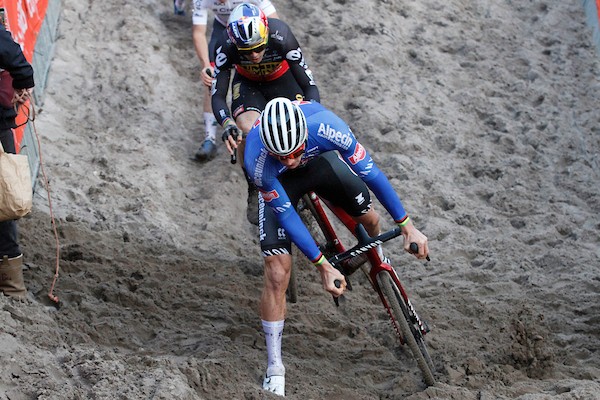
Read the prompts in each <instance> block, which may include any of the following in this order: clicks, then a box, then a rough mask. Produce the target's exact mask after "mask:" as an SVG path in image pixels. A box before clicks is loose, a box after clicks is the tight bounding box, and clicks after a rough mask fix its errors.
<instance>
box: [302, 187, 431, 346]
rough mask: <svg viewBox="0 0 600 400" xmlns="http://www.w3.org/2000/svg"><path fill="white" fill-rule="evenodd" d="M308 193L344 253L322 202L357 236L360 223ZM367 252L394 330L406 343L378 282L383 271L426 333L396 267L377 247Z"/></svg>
mask: <svg viewBox="0 0 600 400" xmlns="http://www.w3.org/2000/svg"><path fill="white" fill-rule="evenodd" d="M308 195H309V198H310V200H311V202H312V204H313V206H314V209H315V211H316V213H317V215H318V216H319V218H320V219H321V221H322V222H323V226H322V230H323V233H324V234H325V235H326V236H327V237H326V239H327V240H328V241H330V242H331V243H333V245H334V247H335V250H336V252H337V253H343V252H344V251H346V249H345V248H344V246H343V245H342V243H341V241H340V239H339V237H338V235H337V234H336V232H335V230H334V228H333V226H332V225H331V222H330V221H329V218H328V216H327V214H326V212H325V209H324V208H323V206H322V204H321V203H324V204H325V205H326V206H327V208H328V209H329V210H331V212H332V213H333V214H334V215H335V216H336V218H338V219H339V220H340V222H342V223H343V224H344V225H345V226H346V228H347V229H348V230H349V231H350V232H352V234H353V235H354V236H355V237H356V228H357V225H358V223H357V222H356V221H354V219H352V217H351V216H350V215H348V214H347V213H346V212H345V211H344V210H343V209H342V208H340V207H338V206H336V205H334V204H331V202H329V201H327V200H325V199H320V198H319V197H318V196H317V194H316V193H314V192H309V193H308ZM366 254H367V257H368V259H369V263H370V264H371V269H370V271H369V280H370V282H371V284H372V285H373V289H375V291H376V292H377V294H378V295H379V298H380V299H381V302H382V303H383V305H384V306H385V308H386V310H387V313H388V315H389V316H390V319H391V320H392V323H393V325H394V330H395V331H396V333H397V335H398V337H399V338H400V341H401V342H402V343H403V344H404V338H403V337H402V333H401V332H400V329H399V328H398V325H397V322H396V320H395V319H394V316H393V314H392V312H391V310H390V305H389V304H388V302H387V301H386V299H385V296H384V295H383V293H382V291H381V288H380V287H379V283H378V282H377V275H378V274H379V273H380V272H381V271H386V272H387V273H388V274H389V275H390V277H391V278H392V280H393V281H394V282H395V283H396V285H397V286H398V289H399V290H400V293H401V296H402V298H403V299H404V301H405V303H406V305H407V306H408V311H409V313H410V318H411V320H412V321H413V322H414V323H416V324H417V326H418V327H419V330H420V331H421V333H422V334H423V335H425V334H426V333H427V332H428V331H429V330H428V329H427V328H426V326H425V324H424V323H423V322H422V321H421V319H420V318H419V316H418V314H417V312H416V311H415V309H414V307H413V305H412V303H411V302H410V299H409V298H408V294H407V293H406V291H405V289H404V287H403V286H402V283H401V282H400V279H399V278H398V275H397V274H396V271H395V270H394V268H392V266H391V265H389V264H388V263H386V262H384V261H383V260H381V257H379V254H378V253H377V250H376V249H375V248H372V249H370V250H368V251H367V252H366Z"/></svg>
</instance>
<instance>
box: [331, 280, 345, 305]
mask: <svg viewBox="0 0 600 400" xmlns="http://www.w3.org/2000/svg"><path fill="white" fill-rule="evenodd" d="M333 284H334V285H335V287H336V288H338V289H339V288H341V287H342V281H340V280H339V279H336V280H334V281H333ZM332 297H333V302H334V303H335V306H336V307H339V306H340V302H341V303H342V304H344V303H345V302H346V298H345V297H344V295H343V294H340V295H339V296H338V297H335V296H333V295H332Z"/></svg>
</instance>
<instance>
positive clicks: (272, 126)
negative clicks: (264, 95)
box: [260, 97, 308, 156]
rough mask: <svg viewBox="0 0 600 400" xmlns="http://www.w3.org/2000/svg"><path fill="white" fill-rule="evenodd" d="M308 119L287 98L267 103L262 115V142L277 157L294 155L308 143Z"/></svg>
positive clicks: (279, 98)
mask: <svg viewBox="0 0 600 400" xmlns="http://www.w3.org/2000/svg"><path fill="white" fill-rule="evenodd" d="M307 136H308V131H307V128H306V118H305V117H304V113H303V112H302V110H300V107H298V105H297V104H294V103H292V101H291V100H289V99H287V98H285V97H277V98H275V99H273V100H271V101H269V102H268V103H267V105H266V106H265V109H264V111H263V112H262V114H261V115H260V140H261V141H262V142H263V144H264V145H265V147H266V148H267V150H268V151H269V152H271V153H273V154H275V155H277V156H287V155H288V154H292V153H293V152H294V151H295V150H296V149H298V148H299V147H300V146H302V144H303V143H304V142H305V141H306V138H307Z"/></svg>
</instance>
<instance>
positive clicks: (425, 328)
mask: <svg viewBox="0 0 600 400" xmlns="http://www.w3.org/2000/svg"><path fill="white" fill-rule="evenodd" d="M369 253H373V254H369V260H370V261H371V262H372V264H371V265H377V266H378V268H371V272H370V278H371V283H372V284H373V287H374V289H375V290H376V291H377V293H378V294H379V298H380V299H381V301H382V303H383V304H384V305H385V309H386V311H387V313H388V315H389V317H390V319H391V321H392V325H393V326H394V330H395V331H396V334H397V335H398V338H399V339H400V342H401V343H402V344H405V343H406V340H405V339H404V337H403V336H402V332H400V329H399V328H398V324H397V322H396V320H395V319H394V316H393V314H392V311H391V310H390V305H389V304H388V302H387V300H386V298H385V296H384V295H383V293H382V291H381V288H380V287H379V282H378V281H377V275H378V274H379V273H380V272H382V271H386V272H387V273H388V274H389V275H390V277H391V278H392V281H393V282H394V284H395V286H396V287H397V288H398V290H399V292H400V293H399V295H400V297H401V300H402V301H403V302H404V304H405V305H406V308H404V307H403V310H402V311H403V312H404V313H407V314H408V315H406V318H407V319H408V320H410V321H411V322H412V324H413V325H416V327H418V330H419V331H420V332H421V334H422V335H426V334H427V333H428V332H429V331H430V330H431V329H430V328H429V325H427V323H426V322H424V321H422V320H421V318H420V317H419V314H417V311H416V310H415V308H414V307H413V305H412V302H411V301H410V299H409V298H408V295H407V294H406V291H405V290H404V287H403V286H402V284H401V283H400V279H399V278H398V275H397V274H396V271H395V270H394V268H393V267H392V266H391V265H389V264H387V263H385V262H383V261H381V259H380V258H379V255H378V254H377V253H376V252H375V251H373V250H372V251H370V252H369ZM377 260H378V263H375V264H373V261H377Z"/></svg>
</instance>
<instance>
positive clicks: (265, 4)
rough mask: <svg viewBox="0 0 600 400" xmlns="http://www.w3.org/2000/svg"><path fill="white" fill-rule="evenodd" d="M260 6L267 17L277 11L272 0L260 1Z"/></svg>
mask: <svg viewBox="0 0 600 400" xmlns="http://www.w3.org/2000/svg"><path fill="white" fill-rule="evenodd" d="M258 6H259V7H260V9H261V10H263V12H264V13H265V15H266V16H267V17H268V16H269V15H271V14H273V13H275V12H276V11H277V10H275V6H274V5H273V3H271V1H270V0H262V1H259V4H258Z"/></svg>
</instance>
